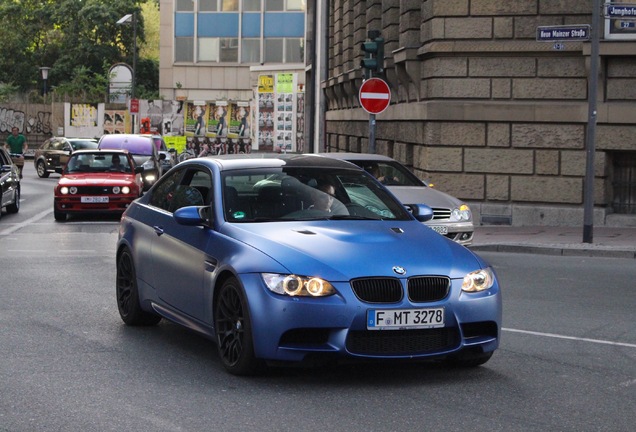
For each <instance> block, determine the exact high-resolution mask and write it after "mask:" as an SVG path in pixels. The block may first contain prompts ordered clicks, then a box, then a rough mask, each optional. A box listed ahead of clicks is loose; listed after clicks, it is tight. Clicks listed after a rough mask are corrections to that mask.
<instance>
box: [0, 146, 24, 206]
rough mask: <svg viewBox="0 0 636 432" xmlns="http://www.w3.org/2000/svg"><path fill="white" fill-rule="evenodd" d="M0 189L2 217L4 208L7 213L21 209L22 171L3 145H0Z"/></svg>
mask: <svg viewBox="0 0 636 432" xmlns="http://www.w3.org/2000/svg"><path fill="white" fill-rule="evenodd" d="M0 190H1V191H2V196H0V218H1V217H2V210H4V209H6V210H7V213H17V212H18V211H20V171H19V169H18V167H17V166H16V165H15V164H14V163H13V161H12V160H11V156H10V155H9V152H7V151H6V150H5V149H4V148H3V147H0Z"/></svg>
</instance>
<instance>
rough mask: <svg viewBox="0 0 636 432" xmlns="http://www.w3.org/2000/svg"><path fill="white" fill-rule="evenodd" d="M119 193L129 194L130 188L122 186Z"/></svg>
mask: <svg viewBox="0 0 636 432" xmlns="http://www.w3.org/2000/svg"><path fill="white" fill-rule="evenodd" d="M121 193H123V194H124V195H127V194H129V193H130V188H129V187H128V186H124V187H123V188H121Z"/></svg>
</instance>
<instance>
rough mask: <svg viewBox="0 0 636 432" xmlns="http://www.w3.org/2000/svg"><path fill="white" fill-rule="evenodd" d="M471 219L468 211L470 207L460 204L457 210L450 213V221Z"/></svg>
mask: <svg viewBox="0 0 636 432" xmlns="http://www.w3.org/2000/svg"><path fill="white" fill-rule="evenodd" d="M472 218H473V214H472V213H471V211H470V207H468V206H467V205H466V204H462V205H461V206H459V208H454V209H453V211H452V212H451V219H454V220H458V221H469V220H471V219H472Z"/></svg>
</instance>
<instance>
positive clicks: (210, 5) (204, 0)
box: [199, 0, 219, 12]
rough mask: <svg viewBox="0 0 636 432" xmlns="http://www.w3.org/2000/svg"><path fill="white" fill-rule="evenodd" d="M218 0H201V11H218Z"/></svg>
mask: <svg viewBox="0 0 636 432" xmlns="http://www.w3.org/2000/svg"><path fill="white" fill-rule="evenodd" d="M217 1H218V0H199V12H216V11H217V10H219V9H218V7H217Z"/></svg>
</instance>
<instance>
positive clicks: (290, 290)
mask: <svg viewBox="0 0 636 432" xmlns="http://www.w3.org/2000/svg"><path fill="white" fill-rule="evenodd" d="M261 276H262V277H263V281H264V282H265V285H267V288H269V289H270V290H271V291H272V292H275V293H276V294H281V295H288V296H292V297H293V296H309V297H325V296H330V295H332V294H335V292H336V290H335V288H334V287H333V285H331V284H330V283H329V282H327V281H326V280H324V279H320V278H316V277H306V276H297V275H284V274H278V273H262V274H261Z"/></svg>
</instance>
